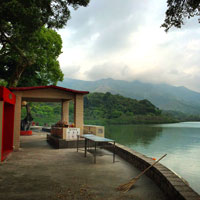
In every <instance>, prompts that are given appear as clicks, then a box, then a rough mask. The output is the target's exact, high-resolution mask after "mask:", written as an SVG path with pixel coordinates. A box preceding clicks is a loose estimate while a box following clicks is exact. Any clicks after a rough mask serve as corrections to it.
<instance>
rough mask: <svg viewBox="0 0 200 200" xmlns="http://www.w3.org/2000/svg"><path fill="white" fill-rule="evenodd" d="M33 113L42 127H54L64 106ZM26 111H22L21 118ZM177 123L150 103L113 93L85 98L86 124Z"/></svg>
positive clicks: (36, 106)
mask: <svg viewBox="0 0 200 200" xmlns="http://www.w3.org/2000/svg"><path fill="white" fill-rule="evenodd" d="M73 106H74V105H73V103H72V102H71V103H70V108H69V110H70V112H69V113H70V122H71V123H73V115H74V112H73V110H74V108H73ZM31 113H32V116H33V118H34V122H36V123H39V125H44V124H45V123H47V124H48V125H51V124H54V123H56V122H57V121H59V120H60V116H61V105H60V104H58V103H32V104H31ZM24 116H25V109H23V110H22V118H24ZM165 122H174V119H172V118H170V117H167V116H164V115H162V113H161V110H159V109H158V108H157V107H156V106H154V105H153V104H152V103H151V102H150V101H148V100H140V101H139V100H135V99H131V98H126V97H123V96H121V95H112V94H111V93H109V92H107V93H91V94H89V95H86V96H85V97H84V123H85V124H97V125H105V124H107V123H110V124H135V123H165Z"/></svg>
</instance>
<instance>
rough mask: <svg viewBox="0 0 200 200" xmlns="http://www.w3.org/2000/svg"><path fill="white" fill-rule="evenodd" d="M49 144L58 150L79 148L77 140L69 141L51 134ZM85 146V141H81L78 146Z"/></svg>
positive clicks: (48, 139)
mask: <svg viewBox="0 0 200 200" xmlns="http://www.w3.org/2000/svg"><path fill="white" fill-rule="evenodd" d="M47 142H48V143H49V144H50V145H51V146H53V147H54V148H56V149H64V148H77V140H69V141H67V140H63V139H61V138H58V137H54V136H52V135H49V134H47ZM84 144H85V141H84V140H82V139H80V140H79V143H78V146H79V147H80V148H81V147H84Z"/></svg>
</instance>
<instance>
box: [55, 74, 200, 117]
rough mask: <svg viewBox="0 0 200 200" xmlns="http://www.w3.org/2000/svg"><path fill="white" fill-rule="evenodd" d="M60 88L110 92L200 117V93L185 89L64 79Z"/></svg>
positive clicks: (117, 81)
mask: <svg viewBox="0 0 200 200" xmlns="http://www.w3.org/2000/svg"><path fill="white" fill-rule="evenodd" d="M58 84H59V85H60V86H62V87H67V88H73V89H78V90H88V91H90V92H103V93H105V92H110V93H112V94H120V95H122V96H125V97H129V98H134V99H137V100H142V99H148V100H149V101H151V102H152V103H153V104H154V105H156V107H158V108H160V109H162V110H173V111H177V112H182V113H185V114H189V115H200V93H198V92H194V91H192V90H189V89H187V88H185V87H183V86H182V87H176V86H172V85H168V84H153V83H143V82H140V81H130V82H129V81H123V80H113V79H111V78H108V79H101V80H97V81H83V80H75V79H69V78H65V79H64V81H63V82H59V83H58Z"/></svg>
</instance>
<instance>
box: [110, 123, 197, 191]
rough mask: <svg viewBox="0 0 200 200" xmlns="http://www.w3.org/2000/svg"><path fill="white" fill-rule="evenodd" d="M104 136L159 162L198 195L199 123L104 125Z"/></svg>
mask: <svg viewBox="0 0 200 200" xmlns="http://www.w3.org/2000/svg"><path fill="white" fill-rule="evenodd" d="M106 137H108V138H112V139H114V140H116V141H117V142H118V143H120V144H123V145H125V146H128V147H130V148H131V149H134V150H136V151H138V152H140V153H142V154H145V155H147V156H149V157H156V158H159V157H161V156H162V155H163V154H165V153H167V154H168V155H167V157H166V158H165V159H163V160H162V161H161V163H163V164H164V165H165V166H167V167H168V168H170V169H172V170H173V171H175V172H176V173H178V174H179V175H180V176H182V177H183V178H185V179H186V180H187V181H188V182H189V184H190V185H191V187H192V188H193V189H194V190H196V191H197V192H198V193H200V156H199V155H200V122H184V123H177V124H161V125H118V126H115V125H113V126H107V127H106Z"/></svg>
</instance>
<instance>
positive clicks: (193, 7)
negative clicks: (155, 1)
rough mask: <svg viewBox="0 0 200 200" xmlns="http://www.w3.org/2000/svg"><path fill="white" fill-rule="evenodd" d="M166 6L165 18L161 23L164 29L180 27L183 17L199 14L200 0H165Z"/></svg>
mask: <svg viewBox="0 0 200 200" xmlns="http://www.w3.org/2000/svg"><path fill="white" fill-rule="evenodd" d="M167 7H168V8H167V11H166V18H165V21H164V23H163V24H162V25H161V27H164V28H165V31H168V30H169V29H170V28H171V27H173V26H174V27H176V28H181V27H182V25H183V24H184V19H186V18H188V19H189V18H191V17H194V16H199V15H200V0H167ZM199 22H200V19H199Z"/></svg>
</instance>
